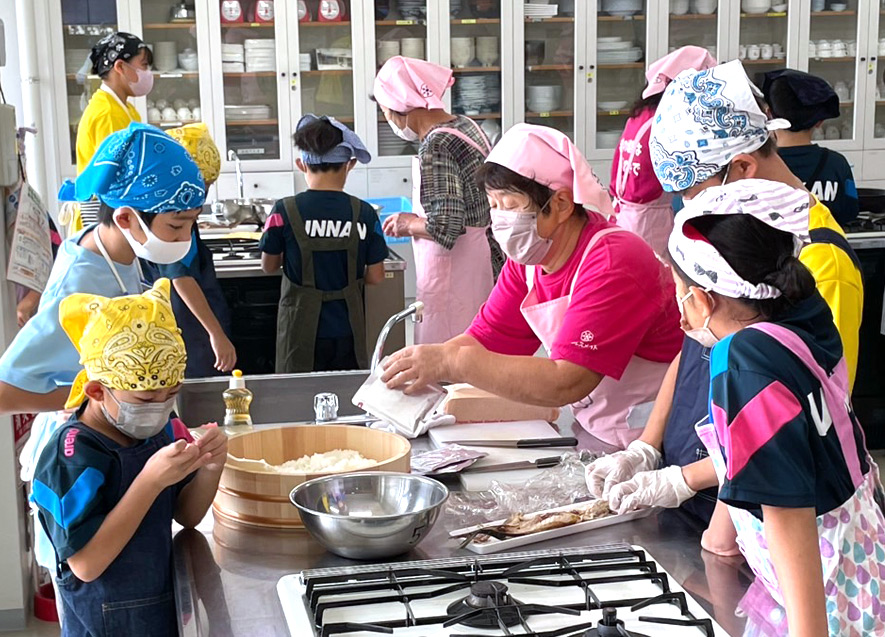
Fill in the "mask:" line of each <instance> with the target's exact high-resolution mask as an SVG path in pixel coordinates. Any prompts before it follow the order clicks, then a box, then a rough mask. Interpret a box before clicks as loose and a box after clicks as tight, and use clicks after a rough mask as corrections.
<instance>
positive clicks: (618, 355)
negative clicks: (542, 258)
mask: <svg viewBox="0 0 885 637" xmlns="http://www.w3.org/2000/svg"><path fill="white" fill-rule="evenodd" d="M609 227H612V224H610V223H609V222H608V221H605V220H604V219H603V218H602V217H601V216H600V215H597V214H595V213H590V220H589V222H588V223H587V226H586V227H585V228H584V231H583V232H582V233H581V237H580V239H579V240H578V244H577V245H576V246H575V250H574V252H573V253H572V255H571V256H570V257H569V259H568V261H566V263H565V265H564V266H563V267H562V268H560V269H559V270H557V271H556V272H553V273H551V274H543V271H542V270H541V268H535V284H534V287H535V290H536V291H537V295H538V302H540V303H544V302H546V301H551V300H553V299H558V298H561V297H563V296H566V295H568V293H569V290H570V288H571V284H572V279H573V278H574V275H575V271H576V270H577V268H578V264H579V263H580V262H581V257H582V256H583V254H584V249H585V248H586V247H587V243H588V242H589V241H590V238H591V237H592V236H593V235H594V234H595V233H596V232H598V231H600V230H602V229H604V228H609ZM578 277H579V278H578V282H577V285H576V286H575V293H574V295H573V296H572V300H571V303H569V307H568V310H567V311H566V314H565V318H564V319H563V324H562V327H561V328H560V330H559V333H558V334H557V335H556V340H555V341H554V343H553V351H552V352H550V358H552V359H554V360H567V361H569V362H572V363H575V364H576V365H580V366H582V367H586V368H587V369H590V370H592V371H594V372H597V373H599V374H603V375H605V376H611V377H612V378H614V379H616V380H618V379H620V377H621V374H623V372H624V369H625V368H626V367H627V364H628V363H629V362H630V358H631V357H632V356H634V355H636V356H640V357H642V358H645V359H647V360H650V361H656V362H669V361H671V360H673V358H674V357H675V356H676V354H677V353H678V352H679V349H680V348H681V346H682V337H683V333H682V330H681V329H680V327H679V309H678V308H677V307H676V296H675V295H676V290H675V286H674V285H673V279H672V278H671V276H670V273H669V272H668V271H667V270H666V268H664V266H663V265H662V264H661V262H660V261H658V259H657V257H655V255H654V252H652V250H651V248H649V247H648V245H647V244H646V243H645V242H644V241H643V240H642V239H640V238H639V237H638V236H636V235H635V234H633V233H630V232H615V233H611V234H608V235H606V236H605V237H603V238H602V239H600V240H599V241H598V242H597V243H596V245H595V246H594V247H593V249H592V250H591V251H590V254H588V255H587V259H586V260H585V261H584V264H583V267H582V268H581V272H580V274H579V275H578ZM527 294H528V285H526V272H525V266H523V265H519V264H517V263H514V262H513V261H510V260H508V261H507V263H505V264H504V269H503V270H502V271H501V276H500V277H498V282H497V284H496V285H495V288H494V289H493V290H492V293H491V295H490V296H489V299H488V301H486V302H485V304H483V306H482V308H480V310H479V314H477V315H476V318H474V319H473V323H472V324H471V326H470V328H468V330H467V334H469V335H470V336H472V337H473V338H475V339H476V340H478V341H479V342H480V343H481V344H482V345H483V347H485V348H486V349H488V350H490V351H493V352H497V353H499V354H510V355H522V356H531V355H532V354H534V353H535V352H536V351H537V350H538V347H540V345H541V341H540V340H539V339H538V337H537V336H536V335H535V333H534V332H533V331H532V328H531V327H530V326H529V324H528V323H527V322H526V320H525V318H523V316H522V313H521V312H520V309H519V306H520V304H521V303H522V301H523V299H524V298H525V296H526V295H527ZM588 331H589V332H591V333H592V334H593V336H592V343H593V345H594V347H592V348H588V347H586V345H584V343H585V342H586V340H587V339H586V333H587V332H588ZM582 335H583V336H584V338H583V339H582ZM574 343H577V344H578V345H575V344H574Z"/></svg>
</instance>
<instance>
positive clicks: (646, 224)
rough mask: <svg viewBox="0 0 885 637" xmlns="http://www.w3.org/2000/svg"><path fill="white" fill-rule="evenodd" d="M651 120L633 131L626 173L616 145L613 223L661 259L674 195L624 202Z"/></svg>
mask: <svg viewBox="0 0 885 637" xmlns="http://www.w3.org/2000/svg"><path fill="white" fill-rule="evenodd" d="M653 119H654V118H651V119H649V120H648V121H647V122H645V124H643V125H642V126H641V127H640V128H639V130H638V131H637V132H636V137H634V138H633V139H632V140H631V142H630V146H631V148H630V159H628V160H627V162H626V166H627V169H626V170H624V165H625V162H624V161H623V160H622V159H621V149H620V146H618V152H617V158H616V159H617V162H618V169H617V177H616V183H615V201H614V205H615V211H616V212H617V215H616V218H615V223H617V224H618V226H620V227H621V228H623V229H624V230H629V231H630V232H633V233H635V234H638V235H639V236H640V237H642V238H643V239H644V240H645V242H646V243H647V244H648V245H650V246H651V248H652V250H654V251H655V252H656V253H657V254H659V255H661V256H663V255H665V254H667V241H668V240H669V238H670V233H671V232H672V231H673V206H672V203H673V195H672V194H671V193H669V192H665V193H663V194H662V195H661V196H660V197H658V198H657V199H655V200H654V201H651V202H649V203H633V202H632V201H627V200H626V199H624V191H625V190H626V188H627V180H628V179H629V178H630V173H631V172H632V170H633V168H632V167H633V160H634V159H635V157H636V155H637V154H639V153H640V152H641V151H640V148H641V147H642V138H643V136H644V135H645V134H646V133H647V132H648V130H649V129H650V128H651V123H652V120H653ZM622 143H623V141H622Z"/></svg>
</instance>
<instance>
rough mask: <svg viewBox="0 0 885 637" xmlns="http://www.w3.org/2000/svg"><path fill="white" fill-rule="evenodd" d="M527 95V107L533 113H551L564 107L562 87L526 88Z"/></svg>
mask: <svg viewBox="0 0 885 637" xmlns="http://www.w3.org/2000/svg"><path fill="white" fill-rule="evenodd" d="M525 93H526V95H525V103H526V106H527V107H528V109H529V111H531V112H533V113H549V112H551V111H555V110H557V109H559V107H560V106H562V85H559V84H554V85H549V84H538V85H534V86H526V88H525Z"/></svg>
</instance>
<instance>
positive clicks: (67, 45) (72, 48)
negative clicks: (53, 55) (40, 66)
mask: <svg viewBox="0 0 885 637" xmlns="http://www.w3.org/2000/svg"><path fill="white" fill-rule="evenodd" d="M61 15H62V42H63V46H64V60H65V87H66V89H67V90H66V96H67V112H68V120H69V121H68V128H69V133H70V151H71V164H72V165H73V164H76V163H77V126H78V124H79V122H80V117H81V116H82V115H83V111H84V110H85V109H86V105H87V104H88V103H89V98H91V97H92V94H93V93H94V92H95V91H96V90H98V87H99V86H101V79H99V77H98V76H97V75H93V74H92V62H91V61H90V59H89V54H90V52H91V51H92V47H93V45H94V44H95V43H97V42H98V41H99V40H100V39H101V38H103V37H104V36H106V35H108V34H111V33H114V32H116V31H117V30H118V29H117V3H116V0H88V1H87V0H62V2H61Z"/></svg>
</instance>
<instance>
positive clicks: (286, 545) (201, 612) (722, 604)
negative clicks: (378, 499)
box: [174, 424, 753, 637]
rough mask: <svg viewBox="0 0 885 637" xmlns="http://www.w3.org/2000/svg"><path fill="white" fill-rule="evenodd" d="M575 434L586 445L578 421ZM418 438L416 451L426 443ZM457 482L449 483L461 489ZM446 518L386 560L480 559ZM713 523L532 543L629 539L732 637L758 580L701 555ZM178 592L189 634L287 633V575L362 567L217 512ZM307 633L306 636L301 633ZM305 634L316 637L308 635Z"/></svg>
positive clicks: (689, 521)
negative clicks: (280, 585) (280, 590)
mask: <svg viewBox="0 0 885 637" xmlns="http://www.w3.org/2000/svg"><path fill="white" fill-rule="evenodd" d="M573 433H574V434H575V435H576V437H578V438H579V440H580V441H581V445H580V446H581V447H583V448H588V447H589V448H594V447H595V445H592V443H591V444H590V445H588V444H586V443H587V442H588V438H589V436H588V435H586V434H585V433H584V432H583V430H581V429H580V426H579V425H576V424H575V425H574V428H573ZM426 446H427V442H426V440H422V439H419V440H416V441H413V448H414V449H416V450H418V449H421V448H422V447H426ZM457 484H458V483H457V482H448V485H449V487H450V488H452V489H454V488H456V485H457ZM447 526H448V525H447V523H446V518H445V515H443V516H440V519H439V521H438V522H437V524H436V526H434V528H433V530H432V531H431V532H430V535H428V537H427V538H425V540H424V541H423V542H422V543H421V544H420V545H418V547H416V548H415V550H413V551H411V552H410V553H407V554H405V555H402V556H400V557H399V558H394V559H392V560H384V561H407V560H422V559H433V558H440V557H449V556H453V555H473V553H471V552H469V551H466V550H457V549H456V546H457V544H456V543H454V542H452V541H449V540H448V538H447ZM703 530H704V527H703V525H701V524H700V523H699V522H698V521H697V520H696V519H695V518H693V517H691V516H689V515H687V514H685V513H683V512H681V511H678V510H672V511H670V510H668V511H662V512H661V513H659V514H657V515H653V516H649V517H647V518H643V519H641V520H636V521H633V522H627V523H624V524H618V525H614V526H610V527H606V528H602V529H598V530H596V531H594V532H592V533H583V534H578V535H573V536H569V537H564V538H560V539H557V540H551V541H548V542H542V543H538V544H533V545H531V546H529V547H526V548H525V549H523V550H544V549H552V548H563V547H578V546H589V545H594V544H606V543H610V542H629V543H631V544H636V545H638V546H641V547H643V548H645V549H646V550H647V551H648V552H649V554H651V556H652V557H654V558H655V559H656V560H657V561H658V562H659V563H660V564H661V566H662V567H663V568H664V569H665V570H666V571H667V572H668V573H670V575H671V576H672V577H674V578H675V579H676V581H677V582H679V584H681V585H682V586H683V587H684V588H685V589H686V590H687V591H688V592H689V593H691V594H692V595H693V596H694V597H695V598H696V599H697V600H698V602H699V603H700V604H701V605H702V606H703V607H704V609H705V610H706V611H707V612H709V613H710V614H711V615H712V616H713V617H714V618H715V619H716V621H718V622H719V623H720V624H721V625H722V626H723V628H725V629H726V630H727V631H728V632H729V633H730V634H731V635H741V634H742V633H743V627H744V620H743V619H742V618H738V617H736V616H735V608H736V607H737V604H738V602H739V601H740V599H741V598H742V597H743V595H744V593H745V592H746V590H747V588H748V587H749V586H750V584H751V583H752V581H753V575H752V573H751V571H750V570H749V568H748V567H747V565H746V563H745V562H744V560H743V558H742V557H736V558H723V557H719V556H716V555H713V554H711V553H707V552H706V551H702V550H701V546H700V538H701V533H702V532H703ZM174 554H175V587H176V601H177V605H178V612H179V621H180V626H181V636H182V637H203V636H207V635H211V636H212V637H229V636H230V637H234V636H235V637H288V635H289V632H288V629H287V626H286V622H285V619H284V617H283V610H282V606H281V604H280V600H279V597H278V596H277V591H276V585H277V582H278V581H279V579H280V578H281V577H283V576H284V575H289V574H292V573H298V572H300V571H302V570H304V569H311V568H326V567H331V566H342V565H350V564H355V563H357V562H353V561H352V560H347V559H344V558H341V557H338V556H336V555H333V554H331V553H328V552H326V550H325V549H324V548H323V547H322V546H321V545H320V544H319V543H317V542H316V541H314V539H313V538H312V537H311V536H310V535H309V534H308V533H307V532H306V531H282V530H272V529H267V530H265V529H258V528H255V529H250V530H248V531H243V530H233V529H230V528H228V527H227V526H225V525H222V524H215V522H214V519H213V516H212V513H211V511H210V513H209V514H207V516H206V518H205V519H204V520H203V522H202V523H201V524H200V526H199V527H198V528H197V529H192V530H182V531H179V532H178V533H177V534H176V536H175V542H174ZM299 637H301V636H299ZM304 637H308V636H307V635H305V636H304Z"/></svg>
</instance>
